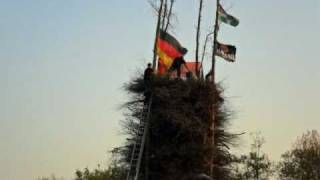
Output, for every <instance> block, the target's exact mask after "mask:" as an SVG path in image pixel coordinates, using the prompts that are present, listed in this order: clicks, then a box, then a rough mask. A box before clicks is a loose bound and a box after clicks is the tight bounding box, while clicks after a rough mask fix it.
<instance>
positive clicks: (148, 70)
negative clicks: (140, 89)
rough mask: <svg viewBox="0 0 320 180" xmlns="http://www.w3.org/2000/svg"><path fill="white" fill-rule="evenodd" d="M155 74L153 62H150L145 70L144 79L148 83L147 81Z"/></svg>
mask: <svg viewBox="0 0 320 180" xmlns="http://www.w3.org/2000/svg"><path fill="white" fill-rule="evenodd" d="M152 76H153V69H152V67H151V63H148V65H147V68H146V69H145V70H144V75H143V80H144V82H145V83H146V82H147V81H150V79H151V78H152Z"/></svg>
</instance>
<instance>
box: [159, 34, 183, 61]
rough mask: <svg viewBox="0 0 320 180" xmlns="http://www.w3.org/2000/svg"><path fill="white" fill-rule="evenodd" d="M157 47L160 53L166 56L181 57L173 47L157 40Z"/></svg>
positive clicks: (161, 40)
mask: <svg viewBox="0 0 320 180" xmlns="http://www.w3.org/2000/svg"><path fill="white" fill-rule="evenodd" d="M157 46H158V48H159V49H161V51H162V52H164V53H166V54H167V56H169V57H172V58H176V57H180V56H182V53H180V52H179V50H178V49H176V48H175V47H174V46H172V45H171V44H170V43H169V42H167V41H165V40H163V39H160V38H158V41H157Z"/></svg>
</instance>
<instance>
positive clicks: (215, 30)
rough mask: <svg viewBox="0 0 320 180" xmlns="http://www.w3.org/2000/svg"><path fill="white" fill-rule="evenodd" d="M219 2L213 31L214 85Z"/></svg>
mask: <svg viewBox="0 0 320 180" xmlns="http://www.w3.org/2000/svg"><path fill="white" fill-rule="evenodd" d="M219 4H220V0H217V10H216V20H215V25H214V32H213V50H212V67H211V78H212V83H213V84H214V85H215V65H216V49H217V37H218V28H219V24H218V23H219V21H218V16H219V11H218V8H219Z"/></svg>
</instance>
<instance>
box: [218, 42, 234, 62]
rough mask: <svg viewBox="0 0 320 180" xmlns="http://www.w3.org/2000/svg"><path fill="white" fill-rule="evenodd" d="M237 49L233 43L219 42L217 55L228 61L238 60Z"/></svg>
mask: <svg viewBox="0 0 320 180" xmlns="http://www.w3.org/2000/svg"><path fill="white" fill-rule="evenodd" d="M236 51H237V48H236V47H235V46H233V45H228V44H221V43H219V42H217V49H216V55H217V56H219V57H222V58H223V59H225V60H227V61H230V62H234V61H235V60H236Z"/></svg>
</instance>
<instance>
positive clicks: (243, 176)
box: [234, 133, 273, 180]
mask: <svg viewBox="0 0 320 180" xmlns="http://www.w3.org/2000/svg"><path fill="white" fill-rule="evenodd" d="M251 136H252V139H253V143H252V144H251V151H250V152H249V154H248V155H242V156H241V157H240V158H237V165H236V166H235V175H234V179H235V180H251V179H252V180H266V179H269V178H270V177H271V175H272V174H273V168H272V163H271V161H270V160H269V159H268V156H267V155H266V154H265V153H264V152H263V151H262V145H263V144H264V143H265V140H264V138H263V137H262V136H261V134H260V133H252V134H251Z"/></svg>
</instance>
